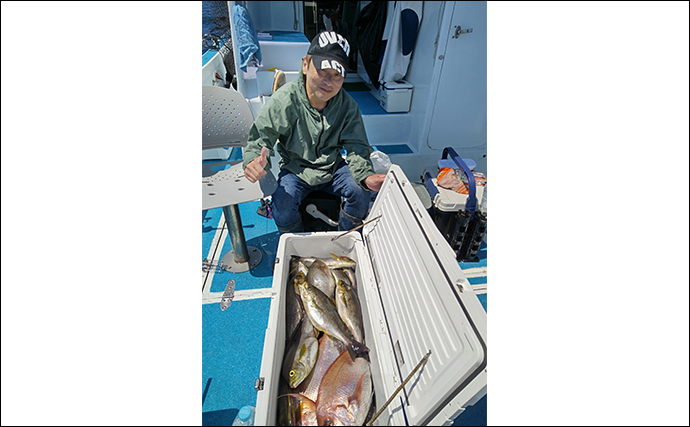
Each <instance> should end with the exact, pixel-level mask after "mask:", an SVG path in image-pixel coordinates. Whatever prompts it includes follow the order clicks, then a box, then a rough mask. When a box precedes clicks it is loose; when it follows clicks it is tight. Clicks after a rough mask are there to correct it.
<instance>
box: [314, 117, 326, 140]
mask: <svg viewBox="0 0 690 427" xmlns="http://www.w3.org/2000/svg"><path fill="white" fill-rule="evenodd" d="M319 115H321V133H320V134H319V140H318V141H317V142H316V147H317V148H321V136H322V135H323V132H324V131H325V130H326V129H325V126H324V124H323V111H319Z"/></svg>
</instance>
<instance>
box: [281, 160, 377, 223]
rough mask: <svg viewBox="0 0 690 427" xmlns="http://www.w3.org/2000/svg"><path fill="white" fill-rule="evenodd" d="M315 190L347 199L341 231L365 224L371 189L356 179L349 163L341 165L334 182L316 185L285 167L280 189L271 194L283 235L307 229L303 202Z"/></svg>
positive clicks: (342, 209)
mask: <svg viewBox="0 0 690 427" xmlns="http://www.w3.org/2000/svg"><path fill="white" fill-rule="evenodd" d="M315 190H320V191H325V192H327V193H330V194H334V195H336V196H340V197H343V198H345V199H346V200H345V203H343V205H342V206H341V207H340V218H339V222H338V224H339V225H338V229H339V230H341V231H346V230H350V229H352V228H354V227H356V226H357V225H359V224H361V223H362V219H363V218H364V217H365V216H366V214H367V211H368V210H369V200H370V192H369V191H367V190H364V189H363V188H362V187H360V186H359V185H358V184H357V183H356V182H355V180H354V178H353V177H352V174H351V173H350V168H349V167H348V166H347V163H341V164H340V166H338V168H337V169H336V171H335V173H334V174H333V180H332V181H331V182H327V183H325V184H319V185H314V186H311V185H308V184H307V183H306V182H304V181H302V179H300V178H299V177H297V175H295V174H293V173H292V172H288V171H286V170H281V171H280V174H278V188H277V189H276V191H275V192H274V193H273V195H272V196H271V199H272V205H271V209H272V211H273V219H274V220H275V222H276V225H277V226H278V231H279V232H280V234H283V233H298V232H300V231H304V230H303V224H302V218H301V217H300V213H299V205H300V203H301V202H302V200H304V198H305V197H307V195H308V194H309V193H310V192H312V191H315Z"/></svg>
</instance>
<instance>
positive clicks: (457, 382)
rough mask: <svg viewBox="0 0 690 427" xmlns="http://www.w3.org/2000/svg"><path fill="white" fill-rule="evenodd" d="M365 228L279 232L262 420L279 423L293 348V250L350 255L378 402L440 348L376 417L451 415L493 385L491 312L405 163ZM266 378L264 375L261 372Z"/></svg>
mask: <svg viewBox="0 0 690 427" xmlns="http://www.w3.org/2000/svg"><path fill="white" fill-rule="evenodd" d="M379 215H381V218H379V219H378V220H375V221H372V222H371V223H369V224H367V225H366V226H364V228H363V229H362V230H363V231H362V234H360V233H359V232H351V233H349V234H347V235H344V236H342V237H340V238H338V239H337V240H335V241H333V240H332V239H333V238H334V237H336V236H339V235H341V234H342V233H341V232H316V233H296V234H284V235H282V236H281V237H280V242H279V244H278V252H277V256H276V260H275V274H274V276H273V287H272V290H271V299H272V301H271V310H270V314H269V320H268V327H267V330H266V338H265V342H264V352H263V358H262V361H261V373H260V380H262V381H263V388H261V387H260V390H259V391H258V392H257V404H256V419H255V423H256V425H276V420H277V408H278V401H277V397H278V395H279V394H278V383H279V380H280V370H281V366H282V362H283V354H284V352H285V298H284V295H285V288H284V286H286V281H287V277H288V273H289V267H290V257H291V256H292V255H298V256H304V257H309V256H316V257H324V258H326V257H329V256H330V255H329V254H330V253H334V254H336V255H339V256H342V255H345V256H348V257H350V258H352V259H353V260H355V261H356V262H357V267H356V280H357V293H358V296H359V299H360V302H361V306H362V315H363V318H364V325H365V344H366V345H367V347H369V349H370V350H371V351H370V353H369V356H370V359H371V373H372V379H373V384H374V395H375V404H376V408H375V410H376V411H378V409H379V408H380V407H382V406H383V404H384V403H385V402H386V401H387V400H388V399H389V398H390V396H391V395H392V394H393V393H394V392H395V390H396V389H397V388H398V386H399V385H400V384H402V382H403V381H404V380H405V378H407V376H408V375H409V374H410V372H412V370H414V368H415V366H417V364H418V363H419V362H420V361H421V360H422V358H423V357H424V355H425V354H427V353H428V352H429V350H431V356H430V357H429V359H428V360H427V361H426V363H425V364H424V365H423V366H422V367H421V369H419V370H418V371H417V372H416V373H415V375H414V376H413V377H412V378H411V380H410V381H409V382H408V383H407V385H406V386H405V387H404V388H403V390H401V391H400V393H398V394H397V395H396V397H395V398H394V399H393V401H392V403H391V404H390V405H389V406H388V407H387V408H386V410H385V411H384V412H383V413H382V414H381V415H380V416H379V417H378V418H377V419H376V421H375V422H374V425H398V426H401V425H441V424H450V423H451V422H452V420H454V419H455V417H457V415H459V414H460V413H461V412H462V411H463V410H464V408H465V407H467V406H469V405H473V404H474V403H476V402H477V401H478V400H479V399H481V398H482V397H483V396H484V395H485V394H486V388H487V373H486V361H487V355H486V328H487V321H486V312H485V311H484V308H483V307H482V305H481V303H480V302H479V300H478V299H477V296H476V295H475V293H474V292H473V291H472V287H471V286H470V283H469V282H468V281H467V279H466V278H465V276H464V274H463V273H462V270H461V269H460V267H459V265H458V262H457V261H456V259H455V253H454V252H453V251H452V250H451V248H450V246H449V245H448V243H447V242H446V241H445V240H444V239H443V237H442V236H441V234H440V232H439V231H438V229H437V228H436V225H435V224H434V223H433V221H432V219H431V217H430V216H429V214H428V213H427V211H426V209H425V208H424V206H423V205H422V203H421V202H420V200H419V197H418V196H417V194H416V192H415V190H414V188H413V186H412V185H411V183H410V181H409V180H408V179H407V177H406V176H405V175H404V173H403V172H402V170H401V169H400V167H399V166H397V165H393V166H391V168H390V170H389V171H388V174H387V177H386V180H385V182H384V185H383V187H382V188H381V191H380V192H379V194H378V197H377V198H376V201H375V202H374V205H373V206H372V208H371V212H370V214H369V216H368V217H367V218H366V219H365V221H368V220H371V219H373V218H376V217H377V216H379ZM259 383H261V381H259Z"/></svg>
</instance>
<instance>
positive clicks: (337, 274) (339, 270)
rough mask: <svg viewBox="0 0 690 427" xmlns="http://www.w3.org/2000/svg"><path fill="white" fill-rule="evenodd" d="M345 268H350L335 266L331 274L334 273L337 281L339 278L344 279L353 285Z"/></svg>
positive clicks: (336, 281)
mask: <svg viewBox="0 0 690 427" xmlns="http://www.w3.org/2000/svg"><path fill="white" fill-rule="evenodd" d="M345 270H349V269H346V268H334V269H333V270H331V274H332V275H333V278H334V279H335V283H336V284H337V283H338V280H342V281H343V282H345V283H346V284H348V285H350V286H352V283H350V276H349V275H348V274H347V273H346V272H345Z"/></svg>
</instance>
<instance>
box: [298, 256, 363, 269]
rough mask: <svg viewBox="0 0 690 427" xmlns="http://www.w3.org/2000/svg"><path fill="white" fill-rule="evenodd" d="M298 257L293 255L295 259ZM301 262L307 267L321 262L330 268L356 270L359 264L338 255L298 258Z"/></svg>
mask: <svg viewBox="0 0 690 427" xmlns="http://www.w3.org/2000/svg"><path fill="white" fill-rule="evenodd" d="M295 256H296V255H293V257H295ZM297 259H298V260H299V261H301V262H302V263H303V264H305V265H306V266H307V267H309V266H311V264H312V263H313V262H314V261H316V260H319V261H321V262H323V263H324V264H326V265H327V266H328V268H354V267H355V266H356V265H357V263H356V262H355V261H354V260H353V259H352V258H350V257H346V256H338V255H336V254H331V257H330V258H317V257H297Z"/></svg>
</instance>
